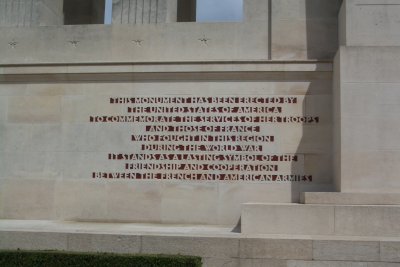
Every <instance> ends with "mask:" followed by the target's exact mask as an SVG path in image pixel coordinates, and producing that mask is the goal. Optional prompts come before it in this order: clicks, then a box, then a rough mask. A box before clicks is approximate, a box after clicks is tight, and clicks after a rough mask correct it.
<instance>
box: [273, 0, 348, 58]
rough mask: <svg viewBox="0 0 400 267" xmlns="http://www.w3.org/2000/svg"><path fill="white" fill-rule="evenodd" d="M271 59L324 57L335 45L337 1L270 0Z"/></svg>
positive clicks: (332, 53) (336, 45) (331, 51)
mask: <svg viewBox="0 0 400 267" xmlns="http://www.w3.org/2000/svg"><path fill="white" fill-rule="evenodd" d="M271 6H272V12H271V25H272V26H271V43H272V48H271V54H272V59H276V60H291V59H328V58H332V57H333V56H334V54H335V53H336V51H337V48H338V40H337V30H338V29H337V25H338V18H337V12H338V10H339V8H340V1H336V0H334V1H330V0H322V1H310V0H301V1H298V0H273V1H272V5H271Z"/></svg>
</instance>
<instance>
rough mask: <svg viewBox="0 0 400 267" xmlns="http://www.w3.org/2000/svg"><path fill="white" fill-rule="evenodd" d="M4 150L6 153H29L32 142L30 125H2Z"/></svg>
mask: <svg viewBox="0 0 400 267" xmlns="http://www.w3.org/2000/svg"><path fill="white" fill-rule="evenodd" d="M2 126H3V127H2V134H3V138H4V150H5V151H8V152H17V151H29V150H30V148H31V141H32V125H31V124H28V123H22V124H20V123H18V124H16V123H7V124H2Z"/></svg>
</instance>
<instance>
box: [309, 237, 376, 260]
mask: <svg viewBox="0 0 400 267" xmlns="http://www.w3.org/2000/svg"><path fill="white" fill-rule="evenodd" d="M313 260H343V261H380V245H379V242H359V243H357V242H355V241H313Z"/></svg>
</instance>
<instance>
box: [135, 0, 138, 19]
mask: <svg viewBox="0 0 400 267" xmlns="http://www.w3.org/2000/svg"><path fill="white" fill-rule="evenodd" d="M137 1H138V0H135V24H136V23H137Z"/></svg>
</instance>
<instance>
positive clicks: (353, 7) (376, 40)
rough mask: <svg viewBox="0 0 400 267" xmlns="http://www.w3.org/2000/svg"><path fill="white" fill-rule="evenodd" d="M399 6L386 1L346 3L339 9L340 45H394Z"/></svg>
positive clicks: (398, 39)
mask: <svg viewBox="0 0 400 267" xmlns="http://www.w3.org/2000/svg"><path fill="white" fill-rule="evenodd" d="M399 14H400V5H399V4H398V3H397V2H392V1H389V0H371V1H363V0H346V1H343V5H342V7H341V10H340V44H341V45H346V46H398V45H399V44H400V27H399V26H400V20H399V18H400V15H399Z"/></svg>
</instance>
